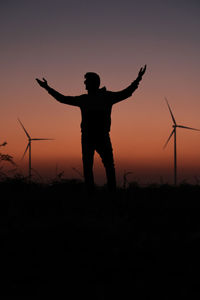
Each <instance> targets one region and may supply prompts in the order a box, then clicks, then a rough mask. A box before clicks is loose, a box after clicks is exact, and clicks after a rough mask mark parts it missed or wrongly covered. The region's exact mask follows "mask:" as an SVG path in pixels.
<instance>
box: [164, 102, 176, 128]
mask: <svg viewBox="0 0 200 300" xmlns="http://www.w3.org/2000/svg"><path fill="white" fill-rule="evenodd" d="M165 101H166V103H167V106H168V108H169V112H170V114H171V117H172V120H173V122H174V125H176V120H175V118H174V115H173V113H172V110H171V108H170V106H169V103H168V101H167V99H166V98H165Z"/></svg>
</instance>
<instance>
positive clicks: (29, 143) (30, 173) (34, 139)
mask: <svg viewBox="0 0 200 300" xmlns="http://www.w3.org/2000/svg"><path fill="white" fill-rule="evenodd" d="M18 121H19V123H20V125H21V126H22V128H23V130H24V132H25V134H26V136H27V138H28V144H27V147H26V149H25V151H24V154H23V156H22V159H23V158H24V156H25V154H26V152H27V151H28V150H29V176H28V177H29V181H30V180H31V176H32V172H31V171H32V167H31V142H32V141H49V140H53V139H43V138H31V136H30V135H29V134H28V132H27V130H26V129H25V127H24V125H23V124H22V122H21V121H20V119H18Z"/></svg>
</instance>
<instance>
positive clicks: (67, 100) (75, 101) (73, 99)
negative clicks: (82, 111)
mask: <svg viewBox="0 0 200 300" xmlns="http://www.w3.org/2000/svg"><path fill="white" fill-rule="evenodd" d="M36 81H37V82H38V84H39V85H40V86H41V87H42V88H44V89H45V90H46V91H47V92H48V93H49V94H50V95H51V96H52V97H54V98H55V99H56V100H57V101H59V102H61V103H64V104H69V105H73V106H80V101H79V100H80V98H79V96H64V95H62V94H61V93H59V92H57V91H56V90H54V89H52V88H51V87H50V86H49V85H48V83H47V81H46V79H45V78H43V81H42V80H40V79H38V78H36Z"/></svg>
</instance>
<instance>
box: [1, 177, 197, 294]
mask: <svg viewBox="0 0 200 300" xmlns="http://www.w3.org/2000/svg"><path fill="white" fill-rule="evenodd" d="M0 191H1V195H2V197H1V201H0V212H1V219H0V220H1V225H0V232H1V241H2V247H1V272H2V275H3V277H2V278H3V279H2V282H1V283H2V288H1V292H0V293H1V296H7V297H13V299H16V298H17V297H26V299H29V297H30V299H32V298H33V299H38V298H40V297H41V298H43V299H47V298H48V297H50V296H51V297H56V298H57V299H59V298H61V297H62V298H63V297H65V298H68V299H80V298H83V297H85V298H86V297H87V299H134V298H135V299H149V298H150V297H152V296H153V297H154V299H174V298H175V297H176V298H182V297H183V296H185V297H187V296H190V297H191V292H193V293H194V294H195V293H196V296H197V295H198V293H199V291H198V278H197V277H196V271H198V269H199V266H200V264H199V250H200V240H199V236H200V235H199V233H198V232H199V223H200V221H199V208H200V202H199V195H200V186H199V185H196V186H191V185H186V184H184V185H180V186H177V187H174V186H169V185H151V186H148V187H140V186H139V185H137V184H135V183H134V184H133V185H131V184H130V185H129V186H128V187H127V189H120V188H118V189H117V193H116V194H115V195H113V196H112V195H111V194H108V193H107V191H106V189H105V188H103V187H99V188H97V190H96V192H95V193H94V194H93V195H92V196H90V197H87V196H86V194H85V191H84V184H83V182H82V181H79V180H59V181H53V182H51V183H48V184H42V183H34V182H32V183H28V181H27V179H26V178H24V177H22V176H19V175H18V176H16V177H15V178H8V177H7V178H6V179H4V180H2V181H1V182H0ZM195 284H197V286H196V288H195Z"/></svg>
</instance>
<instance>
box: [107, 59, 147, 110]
mask: <svg viewBox="0 0 200 300" xmlns="http://www.w3.org/2000/svg"><path fill="white" fill-rule="evenodd" d="M145 71H146V65H145V66H144V67H143V68H141V69H140V71H139V73H138V76H137V78H136V79H135V80H134V81H133V82H132V83H131V84H130V85H129V86H128V87H127V88H125V89H124V90H122V91H119V92H110V93H111V94H110V96H111V98H112V104H115V103H117V102H120V101H122V100H125V99H127V98H129V97H130V96H131V95H132V94H133V92H134V91H135V90H136V89H137V88H138V85H139V83H140V81H141V80H142V76H143V75H144V73H145Z"/></svg>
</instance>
